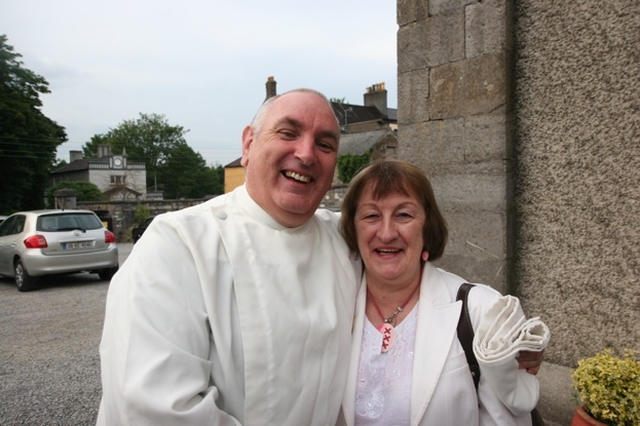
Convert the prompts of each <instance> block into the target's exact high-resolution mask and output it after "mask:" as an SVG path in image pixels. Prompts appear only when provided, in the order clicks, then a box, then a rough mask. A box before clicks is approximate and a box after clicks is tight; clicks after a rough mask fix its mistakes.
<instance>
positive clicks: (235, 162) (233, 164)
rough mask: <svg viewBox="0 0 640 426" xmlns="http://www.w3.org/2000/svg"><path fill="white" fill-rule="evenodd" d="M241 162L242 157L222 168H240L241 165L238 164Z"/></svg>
mask: <svg viewBox="0 0 640 426" xmlns="http://www.w3.org/2000/svg"><path fill="white" fill-rule="evenodd" d="M241 161H242V157H240V158H238V159H237V160H233V161H232V162H230V163H229V164H227V165H226V166H224V168H225V169H226V168H227V167H242V164H240V162H241Z"/></svg>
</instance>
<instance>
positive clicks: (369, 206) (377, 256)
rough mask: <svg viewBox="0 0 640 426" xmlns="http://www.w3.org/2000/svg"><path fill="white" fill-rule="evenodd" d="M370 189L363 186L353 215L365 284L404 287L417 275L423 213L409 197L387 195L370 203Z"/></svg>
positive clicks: (421, 244) (420, 250)
mask: <svg viewBox="0 0 640 426" xmlns="http://www.w3.org/2000/svg"><path fill="white" fill-rule="evenodd" d="M371 187H372V184H368V185H366V186H365V187H364V190H363V192H362V196H361V197H360V200H359V201H358V204H357V206H356V214H355V228H356V236H357V241H358V249H359V250H360V255H361V256H362V260H363V261H364V264H365V268H366V271H367V281H368V282H369V283H373V282H378V283H389V284H392V283H396V284H400V285H401V284H407V285H408V284H409V283H410V282H412V281H413V280H415V279H416V277H419V276H420V269H421V264H420V256H421V254H422V250H423V247H424V241H423V237H422V231H423V229H424V225H425V220H426V214H425V211H424V209H423V207H422V205H421V204H420V203H418V201H417V200H416V198H415V197H413V196H406V195H402V194H391V195H389V196H387V197H385V198H382V199H380V200H374V199H373V198H372V195H371V193H372V191H371Z"/></svg>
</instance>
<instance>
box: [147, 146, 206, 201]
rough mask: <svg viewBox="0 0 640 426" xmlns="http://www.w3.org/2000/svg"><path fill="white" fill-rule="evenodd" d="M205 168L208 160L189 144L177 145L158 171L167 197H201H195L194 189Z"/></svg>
mask: <svg viewBox="0 0 640 426" xmlns="http://www.w3.org/2000/svg"><path fill="white" fill-rule="evenodd" d="M205 169H206V161H205V160H204V158H202V156H201V155H200V154H198V153H197V152H195V151H194V150H193V149H191V147H190V146H189V145H187V144H186V143H182V144H179V145H177V146H175V147H174V149H173V150H171V152H169V154H168V155H167V158H166V160H165V162H164V164H163V167H162V168H160V170H159V171H158V179H159V181H160V182H162V183H163V188H164V197H165V199H177V198H199V197H193V189H194V188H196V186H197V184H198V178H199V177H200V175H201V174H202V172H203V171H204V170H205Z"/></svg>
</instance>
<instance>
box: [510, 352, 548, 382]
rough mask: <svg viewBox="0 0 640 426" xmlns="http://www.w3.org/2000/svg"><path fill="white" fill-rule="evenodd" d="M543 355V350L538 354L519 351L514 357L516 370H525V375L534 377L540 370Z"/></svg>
mask: <svg viewBox="0 0 640 426" xmlns="http://www.w3.org/2000/svg"><path fill="white" fill-rule="evenodd" d="M543 355H544V350H542V351H540V352H530V351H520V353H519V354H518V356H517V357H516V360H517V361H518V368H519V369H520V370H527V373H529V374H533V375H534V376H535V375H536V374H538V371H539V370H540V364H542V357H543Z"/></svg>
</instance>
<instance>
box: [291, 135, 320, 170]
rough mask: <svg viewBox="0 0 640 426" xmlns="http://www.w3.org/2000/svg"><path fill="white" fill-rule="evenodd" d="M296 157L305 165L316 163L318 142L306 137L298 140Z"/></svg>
mask: <svg viewBox="0 0 640 426" xmlns="http://www.w3.org/2000/svg"><path fill="white" fill-rule="evenodd" d="M295 156H296V158H297V159H298V160H300V162H301V163H302V164H304V165H307V166H309V165H311V164H313V163H315V161H316V142H315V140H314V139H313V138H312V137H310V136H306V137H303V138H301V139H300V140H298V142H297V143H296V152H295Z"/></svg>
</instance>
